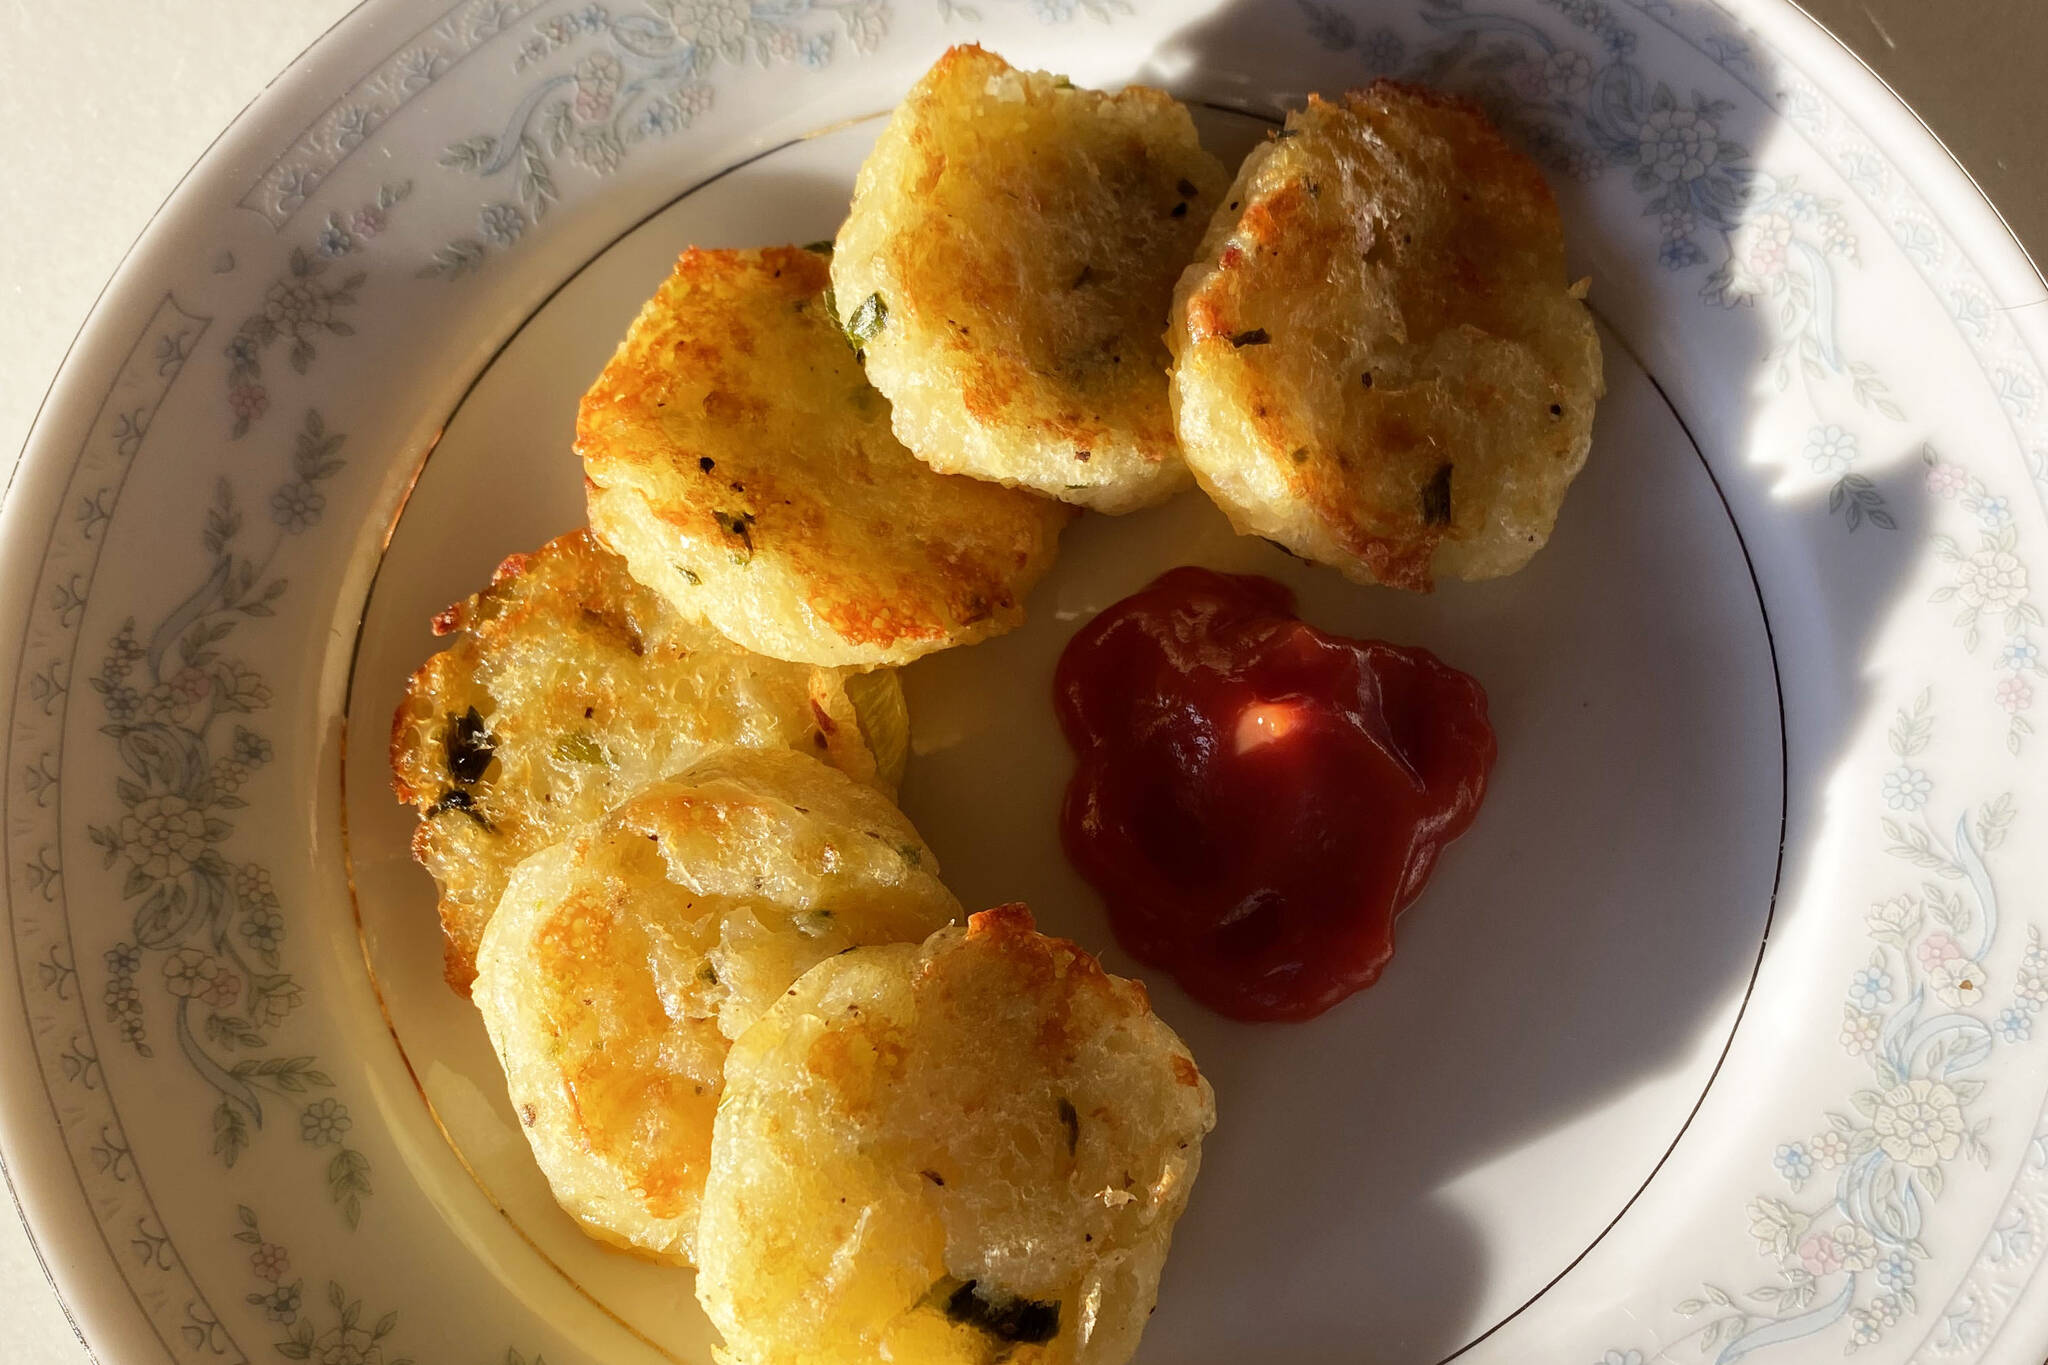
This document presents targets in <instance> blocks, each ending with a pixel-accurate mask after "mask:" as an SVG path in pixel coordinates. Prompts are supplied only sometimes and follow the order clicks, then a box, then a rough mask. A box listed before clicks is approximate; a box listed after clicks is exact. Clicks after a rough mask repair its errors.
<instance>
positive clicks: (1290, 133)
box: [1273, 128, 1301, 142]
mask: <svg viewBox="0 0 2048 1365" xmlns="http://www.w3.org/2000/svg"><path fill="white" fill-rule="evenodd" d="M1300 136H1301V129H1299V128H1282V129H1280V130H1279V131H1278V132H1276V133H1274V134H1273V140H1274V141H1275V142H1284V141H1286V140H1287V139H1288V138H1290V137H1300Z"/></svg>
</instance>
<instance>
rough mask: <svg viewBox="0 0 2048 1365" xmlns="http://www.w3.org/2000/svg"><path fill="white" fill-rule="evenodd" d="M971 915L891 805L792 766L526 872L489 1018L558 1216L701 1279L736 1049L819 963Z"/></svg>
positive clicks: (515, 890) (664, 798)
mask: <svg viewBox="0 0 2048 1365" xmlns="http://www.w3.org/2000/svg"><path fill="white" fill-rule="evenodd" d="M958 914H959V904H958V902H956V901H955V900H954V899H953V897H952V894H951V893H950V892H948V891H947V890H946V888H945V887H944V886H943V885H942V884H941V883H940V882H939V879H938V865H937V860H936V859H934V858H933V857H932V854H931V850H930V849H928V848H926V847H925V846H924V843H923V841H922V840H920V839H919V838H918V836H917V831H916V830H914V829H912V828H911V826H910V822H909V821H908V820H906V819H904V818H903V816H902V814H901V813H899V812H898V811H897V810H896V808H895V807H894V806H892V805H890V803H889V801H888V799H887V798H886V797H884V796H882V795H881V794H880V793H879V792H877V791H875V790H874V789H873V788H872V787H867V786H863V785H862V784H860V783H858V782H855V781H853V780H852V779H851V778H849V777H847V776H846V775H845V774H843V773H840V772H837V771H835V770H834V769H832V768H829V767H827V766H826V765H824V764H823V763H820V762H818V761H817V760H815V759H812V758H808V757H805V756H804V755H802V754H798V753H793V752H791V751H789V750H783V749H761V750H747V749H728V750H725V751H724V752H723V753H721V754H719V755H717V756H716V757H713V758H711V759H708V760H706V761H705V762H703V763H701V764H699V765H697V766H696V767H694V768H692V769H690V770H689V771H688V772H686V773H683V774H681V775H679V776H677V777H674V778H670V779H667V780H665V781H661V782H656V783H654V784H652V785H650V786H647V787H644V788H642V789H641V790H640V791H639V792H637V793H635V794H634V795H633V796H631V797H630V798H628V799H627V800H626V801H625V802H624V803H623V804H621V805H620V806H619V807H618V809H616V810H614V811H613V812H612V813H611V814H610V815H608V816H606V817H605V818H604V819H603V820H601V821H599V822H598V823H597V824H595V825H592V826H589V827H586V829H585V830H584V831H583V832H582V833H580V834H577V835H576V836H574V837H572V838H570V839H569V840H567V841H566V842H564V843H561V844H557V845H556V846H554V847H553V848H550V849H547V850H545V851H543V852H541V853H539V854H537V855H535V856H534V857H532V858H529V859H528V860H527V861H525V862H524V863H522V864H520V866H519V868H518V870H517V871H516V872H514V873H513V875H512V880H511V885H510V886H509V887H508V888H507V890H506V893H505V898H504V901H503V902H502V904H501V905H500V906H499V908H498V913H497V914H496V915H495V916H493V917H492V919H491V922H490V926H489V928H488V929H486V931H485V933H484V940H483V947H482V950H481V951H480V952H479V954H478V957H477V978H476V989H475V992H474V998H475V1000H476V1004H477V1008H478V1009H479V1010H480V1011H481V1012H482V1013H483V1017H484V1024H485V1027H486V1028H487V1029H488V1030H489V1031H490V1035H491V1044H492V1046H493V1047H495V1048H496V1049H497V1052H498V1058H499V1060H500V1061H501V1062H503V1063H504V1067H505V1079H506V1083H507V1086H508V1087H509V1089H510V1091H511V1097H512V1105H513V1109H514V1110H515V1111H516V1112H517V1113H518V1115H519V1118H520V1122H521V1123H522V1124H523V1125H524V1126H525V1130H526V1136H527V1140H528V1142H530V1143H531V1144H532V1147H533V1154H534V1157H535V1159H536V1160H537V1161H538V1162H539V1163H540V1167H541V1170H542V1171H543V1172H545V1173H546V1175H547V1177H548V1183H549V1184H550V1185H551V1186H552V1187H553V1189H554V1193H555V1198H556V1200H557V1201H558V1202H560V1204H561V1205H562V1207H563V1208H565V1209H567V1210H568V1211H569V1213H570V1214H571V1215H573V1216H574V1217H575V1218H576V1219H577V1220H578V1221H579V1222H581V1223H582V1224H583V1226H584V1228H585V1229H586V1230H587V1231H589V1232H590V1233H591V1234H592V1235H594V1236H596V1237H599V1238H601V1239H603V1240H605V1241H609V1242H613V1243H615V1244H619V1245H623V1246H630V1247H636V1248H639V1249H640V1250H642V1251H645V1252H648V1253H650V1254H653V1255H656V1256H660V1257H664V1258H668V1259H675V1260H689V1259H691V1257H692V1254H693V1248H694V1246H695V1245H696V1227H697V1210H698V1201H699V1198H700V1196H701V1193H702V1190H703V1186H704V1175H705V1170H706V1163H707V1160H708V1158H709V1155H710V1151H711V1126H712V1119H713V1115H714V1114H715V1113H716V1112H717V1108H718V1098H719V1093H720V1087H721V1079H722V1075H723V1068H724V1062H725V1054H726V1048H727V1043H728V1040H730V1039H732V1038H734V1037H737V1036H739V1035H740V1034H741V1033H742V1032H743V1031H744V1030H745V1029H746V1027H747V1025H748V1024H750V1023H752V1022H753V1021H754V1020H755V1019H757V1018H758V1017H759V1016H760V1015H761V1014H762V1012H763V1011H764V1010H766V1009H767V1008H768V1006H769V1005H771V1004H773V1003H774V1002H775V1001H776V1000H777V999H778V998H780V997H781V996H782V994H783V992H785V991H786V990H788V988H789V986H790V983H791V982H793V981H794V980H796V979H797V977H798V976H800V975H802V974H803V972H804V971H805V969H807V968H808V967H810V966H811V965H813V964H814V963H817V962H819V961H822V960H824V959H825V958H828V957H831V956H832V955H833V954H835V953H839V952H843V951H845V950H846V949H848V948H852V947H854V946H856V945H859V944H868V943H894V942H899V941H902V940H906V939H907V940H911V941H915V940H917V939H920V938H922V937H923V936H924V935H926V934H928V933H930V932H931V931H932V930H933V929H935V928H936V927H938V926H940V925H942V924H945V923H946V922H947V921H949V920H951V919H954V918H956V917H957V915H958Z"/></svg>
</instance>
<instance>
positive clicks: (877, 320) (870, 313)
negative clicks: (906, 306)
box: [846, 294, 889, 346]
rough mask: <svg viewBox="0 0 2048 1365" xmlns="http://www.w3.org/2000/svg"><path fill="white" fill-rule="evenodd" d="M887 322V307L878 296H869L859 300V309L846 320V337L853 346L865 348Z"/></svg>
mask: <svg viewBox="0 0 2048 1365" xmlns="http://www.w3.org/2000/svg"><path fill="white" fill-rule="evenodd" d="M888 321H889V305H888V304H886V303H884V302H882V296H881V295H880V294H870V295H868V296H867V297H866V298H865V299H862V300H861V304H860V307H858V308H856V309H854V310H853V316H852V317H850V318H848V319H847V320H846V337H847V340H849V341H851V342H852V343H853V344H854V345H855V346H865V345H867V344H868V343H869V342H870V341H873V340H874V339H875V335H876V333H878V332H880V331H881V330H882V326H883V324H884V323H886V322H888Z"/></svg>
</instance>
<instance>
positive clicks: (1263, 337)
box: [1230, 327, 1273, 350]
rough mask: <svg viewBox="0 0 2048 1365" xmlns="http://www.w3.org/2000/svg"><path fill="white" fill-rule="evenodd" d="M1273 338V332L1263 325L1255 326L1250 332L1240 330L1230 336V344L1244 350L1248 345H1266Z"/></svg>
mask: <svg viewBox="0 0 2048 1365" xmlns="http://www.w3.org/2000/svg"><path fill="white" fill-rule="evenodd" d="M1272 339H1273V334H1272V333H1270V332H1268V331H1267V330H1266V329H1265V328H1263V327H1254V328H1252V329H1251V330H1250V331H1249V332H1239V333H1237V334H1236V335H1235V336H1233V337H1231V338H1230V344H1231V345H1233V346H1235V347H1237V348H1238V349H1239V350H1243V349H1244V348H1245V347H1247V346H1264V345H1265V344H1266V343H1267V342H1269V341H1271V340H1272Z"/></svg>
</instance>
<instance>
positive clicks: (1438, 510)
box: [1422, 460, 1451, 526]
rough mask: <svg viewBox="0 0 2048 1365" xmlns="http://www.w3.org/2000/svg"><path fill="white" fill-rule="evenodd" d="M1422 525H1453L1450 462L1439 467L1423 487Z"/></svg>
mask: <svg viewBox="0 0 2048 1365" xmlns="http://www.w3.org/2000/svg"><path fill="white" fill-rule="evenodd" d="M1422 524H1423V525H1424V526H1449V525H1450V524H1451V465H1450V462H1449V461H1448V460H1446V461H1445V462H1444V463H1442V464H1440V465H1438V466H1437V467H1436V473H1435V474H1433V475H1432V476H1430V480H1429V482H1428V483H1426V484H1424V485H1423V486H1422Z"/></svg>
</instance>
